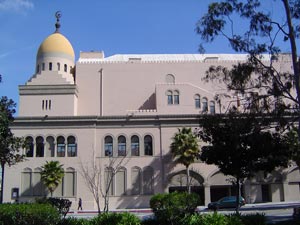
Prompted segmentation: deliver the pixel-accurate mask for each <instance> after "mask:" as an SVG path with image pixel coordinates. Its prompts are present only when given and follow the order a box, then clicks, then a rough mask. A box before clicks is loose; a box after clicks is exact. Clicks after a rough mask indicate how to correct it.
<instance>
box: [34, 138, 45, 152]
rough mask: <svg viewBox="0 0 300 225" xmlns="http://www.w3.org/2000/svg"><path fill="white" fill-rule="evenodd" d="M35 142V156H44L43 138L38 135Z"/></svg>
mask: <svg viewBox="0 0 300 225" xmlns="http://www.w3.org/2000/svg"><path fill="white" fill-rule="evenodd" d="M35 142H36V155H35V156H36V157H44V147H45V146H44V138H43V137H41V136H38V137H37V138H36V139H35Z"/></svg>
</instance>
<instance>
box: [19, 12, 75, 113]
mask: <svg viewBox="0 0 300 225" xmlns="http://www.w3.org/2000/svg"><path fill="white" fill-rule="evenodd" d="M55 16H56V20H57V21H56V24H55V28H56V29H55V31H54V33H52V34H50V35H49V36H48V37H47V38H45V40H44V41H43V42H42V43H41V45H40V47H39V49H38V52H37V56H36V69H35V74H34V75H33V76H32V77H31V78H30V79H29V80H28V81H27V82H26V84H25V85H20V86H19V94H20V103H19V105H20V106H19V116H45V115H48V116H74V115H76V114H77V92H78V91H77V86H76V80H75V54H74V50H73V47H72V45H71V43H70V42H69V40H68V39H67V38H66V37H65V36H64V35H62V34H61V33H60V18H61V13H60V12H56V14H55Z"/></svg>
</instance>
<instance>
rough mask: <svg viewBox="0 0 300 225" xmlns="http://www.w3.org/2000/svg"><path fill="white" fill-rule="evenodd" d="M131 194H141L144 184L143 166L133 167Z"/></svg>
mask: <svg viewBox="0 0 300 225" xmlns="http://www.w3.org/2000/svg"><path fill="white" fill-rule="evenodd" d="M131 184H132V189H131V194H132V195H139V194H141V184H142V174H141V168H139V167H133V168H132V169H131Z"/></svg>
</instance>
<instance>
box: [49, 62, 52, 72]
mask: <svg viewBox="0 0 300 225" xmlns="http://www.w3.org/2000/svg"><path fill="white" fill-rule="evenodd" d="M49 70H50V71H51V70H52V62H49Z"/></svg>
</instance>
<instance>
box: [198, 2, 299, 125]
mask: <svg viewBox="0 0 300 225" xmlns="http://www.w3.org/2000/svg"><path fill="white" fill-rule="evenodd" d="M264 3H265V2H262V1H259V0H223V1H220V2H214V3H211V4H210V5H209V7H208V9H207V12H206V14H205V15H203V16H202V17H201V18H200V20H199V21H198V23H197V28H196V31H197V33H198V34H200V36H201V39H202V40H203V41H204V42H213V41H214V40H215V39H216V38H217V37H223V38H225V40H227V41H228V44H229V45H230V46H231V48H232V49H233V50H234V51H236V52H237V53H246V54H248V56H249V57H248V59H247V60H246V61H245V62H240V63H238V64H237V65H234V66H233V67H232V68H225V67H222V66H212V67H211V68H210V69H209V70H208V71H207V73H206V77H205V80H207V81H210V80H221V81H223V82H224V83H225V84H226V86H227V89H228V90H229V91H232V92H233V93H236V94H237V95H239V94H240V96H242V97H241V98H242V99H241V103H244V104H243V106H244V109H245V110H248V111H249V110H250V111H251V110H253V109H255V110H259V111H260V112H265V113H271V112H274V116H276V117H277V118H278V121H279V122H280V123H279V125H280V127H282V125H286V123H287V121H285V122H284V121H283V120H282V116H281V115H282V114H283V113H286V112H291V111H292V112H296V113H294V114H293V115H295V119H296V120H297V119H298V121H299V123H300V120H299V108H300V107H299V106H300V91H299V77H300V73H299V71H300V68H299V67H300V63H299V58H298V56H297V39H299V38H300V1H299V0H273V4H277V6H281V8H282V11H281V12H283V14H284V15H283V16H284V20H283V21H282V20H275V17H274V18H273V17H272V16H273V15H272V14H271V13H270V11H266V8H265V7H264V6H263V4H264ZM276 14H277V13H276ZM277 18H280V19H282V18H281V17H277ZM277 18H276V19H277ZM241 23H242V24H243V25H241ZM282 42H289V44H290V46H291V53H290V55H289V56H287V55H286V54H285V55H281V54H280V53H281V49H280V47H279V45H280V43H282ZM298 43H299V42H298ZM201 46H202V45H201ZM202 47H203V46H202ZM202 49H203V48H202ZM280 57H281V58H280ZM284 57H290V58H291V67H289V68H285V69H284V68H281V65H279V64H278V59H281V60H286V58H284ZM290 68H292V69H290ZM292 122H293V121H292Z"/></svg>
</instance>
